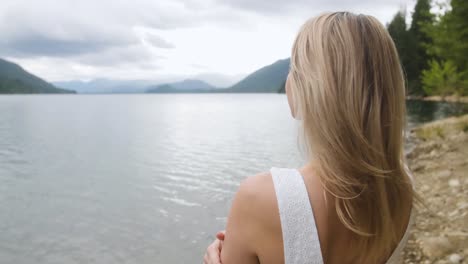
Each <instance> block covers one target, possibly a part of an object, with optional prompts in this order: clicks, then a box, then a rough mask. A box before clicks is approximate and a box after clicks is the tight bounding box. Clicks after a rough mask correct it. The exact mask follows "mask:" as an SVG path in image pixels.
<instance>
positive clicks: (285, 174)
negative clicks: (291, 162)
mask: <svg viewBox="0 0 468 264" xmlns="http://www.w3.org/2000/svg"><path fill="white" fill-rule="evenodd" d="M270 172H271V175H272V177H273V184H274V187H275V193H276V199H277V200H278V208H279V214H280V219H281V229H282V233H283V247H284V263H285V264H322V263H323V259H322V252H321V250H320V241H319V237H318V233H317V228H316V226H315V219H314V212H313V211H312V207H311V205H310V202H309V195H308V193H307V189H306V186H305V183H304V180H303V178H302V175H301V174H300V172H299V171H298V170H296V169H284V168H271V170H270ZM413 218H414V216H413V212H411V216H410V221H409V224H408V227H407V229H406V231H405V234H404V235H403V238H402V239H401V241H400V243H399V244H398V246H397V247H396V248H395V250H394V252H393V253H392V255H391V256H390V258H389V259H388V260H387V262H386V263H387V264H395V263H401V255H402V252H403V249H404V247H405V244H406V241H407V240H408V236H409V233H410V232H409V230H410V227H411V225H412V223H413Z"/></svg>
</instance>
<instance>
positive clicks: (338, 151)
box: [288, 12, 415, 263]
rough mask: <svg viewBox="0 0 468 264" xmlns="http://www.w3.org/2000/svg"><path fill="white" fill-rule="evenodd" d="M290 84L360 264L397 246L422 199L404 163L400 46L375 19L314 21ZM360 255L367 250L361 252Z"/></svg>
mask: <svg viewBox="0 0 468 264" xmlns="http://www.w3.org/2000/svg"><path fill="white" fill-rule="evenodd" d="M288 86H289V89H290V92H291V93H292V98H293V102H294V105H295V109H294V110H293V112H295V113H296V115H298V116H299V117H300V119H301V120H302V123H303V132H304V137H305V140H306V142H307V148H308V150H309V151H310V153H313V156H314V160H316V161H317V164H318V166H317V167H316V172H317V174H318V175H319V177H320V179H321V182H322V184H323V187H324V189H325V190H326V191H327V192H329V193H330V194H331V195H333V197H334V203H335V208H336V212H337V215H338V217H339V219H340V221H341V222H342V223H343V224H344V226H345V227H346V228H347V229H349V230H350V231H352V234H353V240H354V241H353V243H350V247H351V248H352V249H355V251H351V252H357V253H356V254H357V255H359V256H357V257H358V258H359V263H377V262H379V261H382V258H383V257H385V256H388V255H389V254H390V253H391V252H392V250H393V249H394V247H395V246H396V245H397V244H398V241H399V239H400V238H401V236H400V235H399V234H400V233H401V232H400V230H405V227H406V225H407V218H406V217H404V215H405V213H407V211H406V212H405V211H403V210H402V208H401V205H404V204H405V203H406V204H408V202H411V201H412V200H413V197H415V196H414V195H415V194H414V192H413V189H412V186H411V182H410V178H409V176H408V174H407V172H406V171H405V168H404V166H405V164H404V151H403V143H404V142H403V141H404V127H405V116H406V114H405V113H406V109H405V79H404V75H403V72H402V69H401V65H400V61H399V58H398V54H397V51H396V48H395V45H394V43H393V41H392V39H391V37H390V35H389V34H388V32H387V31H386V29H385V28H384V26H383V25H382V24H381V23H380V22H379V21H378V20H377V19H375V18H374V17H372V16H367V15H355V14H352V13H347V12H336V13H326V14H323V15H320V16H318V17H316V18H313V19H311V20H309V21H307V22H306V23H305V24H304V25H303V26H302V28H301V30H300V32H299V34H298V36H297V38H296V40H295V43H294V46H293V51H292V56H291V69H290V76H289V78H288ZM359 252H360V253H359Z"/></svg>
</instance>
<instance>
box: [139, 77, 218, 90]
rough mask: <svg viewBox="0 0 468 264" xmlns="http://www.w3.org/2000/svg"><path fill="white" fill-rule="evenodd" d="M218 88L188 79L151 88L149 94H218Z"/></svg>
mask: <svg viewBox="0 0 468 264" xmlns="http://www.w3.org/2000/svg"><path fill="white" fill-rule="evenodd" d="M215 90H216V87H214V86H212V85H211V84H208V83H206V82H204V81H200V80H194V79H186V80H183V81H181V82H174V83H165V84H160V85H155V86H150V87H148V89H147V90H146V92H147V93H207V92H216V91H215Z"/></svg>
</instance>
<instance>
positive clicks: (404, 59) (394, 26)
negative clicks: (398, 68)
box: [387, 11, 417, 78]
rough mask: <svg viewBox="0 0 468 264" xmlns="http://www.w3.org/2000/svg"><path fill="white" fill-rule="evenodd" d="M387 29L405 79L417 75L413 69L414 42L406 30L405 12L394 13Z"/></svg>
mask: <svg viewBox="0 0 468 264" xmlns="http://www.w3.org/2000/svg"><path fill="white" fill-rule="evenodd" d="M387 29H388V33H390V36H392V39H393V41H394V42H395V46H396V48H397V51H398V54H399V56H400V61H401V64H402V66H403V70H404V71H405V74H406V76H407V78H409V77H411V76H415V75H417V74H416V73H415V69H414V68H415V67H414V65H415V64H414V59H415V58H414V50H413V46H414V43H413V42H414V41H413V39H412V38H411V36H410V35H409V32H408V30H407V26H406V17H405V12H404V11H399V12H398V13H396V14H395V16H394V17H393V19H392V21H391V22H390V23H389V24H388V25H387Z"/></svg>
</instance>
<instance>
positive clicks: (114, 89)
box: [54, 79, 158, 94]
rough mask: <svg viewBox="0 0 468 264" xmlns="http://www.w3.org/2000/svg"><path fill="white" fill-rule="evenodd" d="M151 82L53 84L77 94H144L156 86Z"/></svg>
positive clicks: (72, 82)
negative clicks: (152, 86) (149, 87)
mask: <svg viewBox="0 0 468 264" xmlns="http://www.w3.org/2000/svg"><path fill="white" fill-rule="evenodd" d="M157 83H158V82H157V81H151V80H109V79H94V80H90V81H64V82H54V84H55V85H57V86H59V87H65V88H67V89H73V90H75V91H77V92H78V93H98V94H108V93H144V92H145V91H146V90H147V89H148V86H151V85H154V84H157Z"/></svg>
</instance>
